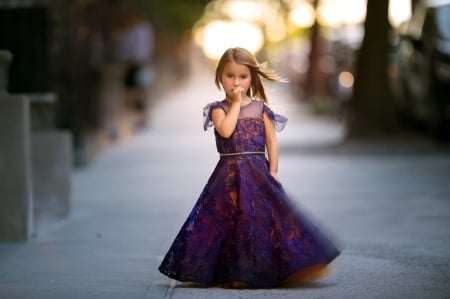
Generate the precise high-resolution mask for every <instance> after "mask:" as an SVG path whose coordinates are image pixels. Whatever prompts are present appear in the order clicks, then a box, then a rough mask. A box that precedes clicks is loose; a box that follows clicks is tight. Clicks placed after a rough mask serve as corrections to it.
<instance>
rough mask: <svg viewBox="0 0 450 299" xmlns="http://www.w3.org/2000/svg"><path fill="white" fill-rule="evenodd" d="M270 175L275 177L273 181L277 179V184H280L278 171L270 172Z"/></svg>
mask: <svg viewBox="0 0 450 299" xmlns="http://www.w3.org/2000/svg"><path fill="white" fill-rule="evenodd" d="M270 175H271V176H272V177H273V178H274V179H275V181H277V182H278V183H279V184H281V183H280V178H279V177H278V173H276V172H271V173H270Z"/></svg>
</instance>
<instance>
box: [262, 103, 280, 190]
mask: <svg viewBox="0 0 450 299" xmlns="http://www.w3.org/2000/svg"><path fill="white" fill-rule="evenodd" d="M263 118H264V130H265V132H266V147H267V155H268V159H269V171H270V174H271V175H272V176H273V178H274V179H275V180H276V181H278V182H279V181H280V180H279V178H278V141H277V135H276V132H275V125H274V123H273V121H272V120H271V119H270V118H269V116H268V115H267V113H266V112H264V114H263Z"/></svg>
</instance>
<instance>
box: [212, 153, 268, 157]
mask: <svg viewBox="0 0 450 299" xmlns="http://www.w3.org/2000/svg"><path fill="white" fill-rule="evenodd" d="M265 154H266V152H238V153H219V155H220V156H221V157H227V156H239V155H265Z"/></svg>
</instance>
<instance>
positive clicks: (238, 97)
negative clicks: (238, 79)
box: [230, 86, 244, 104]
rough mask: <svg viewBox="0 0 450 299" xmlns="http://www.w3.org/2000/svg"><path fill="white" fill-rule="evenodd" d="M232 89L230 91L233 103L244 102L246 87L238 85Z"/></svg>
mask: <svg viewBox="0 0 450 299" xmlns="http://www.w3.org/2000/svg"><path fill="white" fill-rule="evenodd" d="M230 91H231V92H230V99H231V102H232V103H239V104H241V103H242V99H243V96H242V94H243V92H244V89H243V88H242V87H240V86H238V87H234V88H232V89H231V90H230Z"/></svg>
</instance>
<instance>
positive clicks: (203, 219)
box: [159, 100, 339, 288]
mask: <svg viewBox="0 0 450 299" xmlns="http://www.w3.org/2000/svg"><path fill="white" fill-rule="evenodd" d="M229 108H230V105H229V104H228V102H226V101H225V100H224V101H217V102H213V103H210V104H208V105H206V106H205V108H204V129H205V130H206V129H207V128H208V127H211V126H212V120H211V111H212V110H213V109H223V110H224V111H225V113H227V112H228V110H229ZM263 113H267V115H268V116H269V118H270V119H271V120H272V121H273V123H274V125H275V129H276V130H277V131H281V130H282V129H283V128H284V126H285V125H286V122H287V118H285V117H284V116H281V115H278V114H275V113H274V112H273V111H272V110H271V109H270V108H269V107H268V106H267V105H265V104H264V103H263V102H262V101H257V100H253V101H252V102H251V103H250V104H248V105H246V106H244V107H242V108H241V112H240V115H239V120H238V122H237V125H236V128H235V130H234V132H233V134H232V135H231V136H230V137H229V138H224V137H222V136H221V135H220V134H219V133H218V132H217V131H216V130H214V134H215V137H216V144H217V150H218V152H219V154H220V160H219V162H218V163H217V166H216V168H215V169H214V171H213V173H212V174H211V176H210V178H209V180H208V182H207V184H206V186H205V187H204V189H203V191H202V193H201V194H200V197H199V198H198V200H197V202H196V203H195V205H194V207H193V209H192V211H191V213H190V214H189V216H188V217H187V220H186V222H185V223H184V225H183V226H182V228H181V230H180V231H179V233H178V235H177V236H176V238H175V240H174V241H173V243H172V245H171V247H170V249H169V251H168V252H167V254H166V256H165V257H164V260H163V261H162V263H161V265H160V267H159V270H160V271H161V273H163V274H165V275H167V276H168V277H170V278H173V279H175V280H178V281H183V282H196V283H202V284H205V285H216V284H223V283H228V282H233V281H240V282H244V283H248V284H251V285H252V286H254V287H259V288H269V287H274V286H277V285H278V284H279V283H280V282H282V281H283V280H285V279H286V278H288V277H289V276H290V275H291V274H293V273H295V272H297V271H299V270H302V269H304V268H307V267H310V266H314V265H318V264H328V263H329V262H331V261H332V260H333V259H334V258H335V257H337V256H338V255H339V250H338V249H337V247H336V246H335V245H334V244H333V242H332V241H331V240H330V239H328V238H327V237H326V236H325V235H324V234H323V233H322V232H321V231H320V230H319V229H318V228H317V227H316V226H315V225H314V224H313V223H312V221H311V220H310V219H308V217H307V216H306V215H305V214H303V213H301V212H300V211H299V210H298V209H297V208H296V207H295V206H293V204H292V203H291V201H290V199H289V198H288V196H287V195H286V192H285V191H284V189H283V187H282V185H281V184H280V183H278V182H277V181H276V180H275V179H274V178H273V177H272V176H271V174H270V173H269V168H268V161H267V159H266V157H265V154H264V152H265V133H264V120H263Z"/></svg>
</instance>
